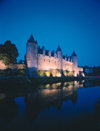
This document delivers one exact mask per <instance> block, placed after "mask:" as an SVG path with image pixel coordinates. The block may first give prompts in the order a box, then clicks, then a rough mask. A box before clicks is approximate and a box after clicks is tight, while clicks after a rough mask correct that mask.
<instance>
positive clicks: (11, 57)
mask: <svg viewBox="0 0 100 131" xmlns="http://www.w3.org/2000/svg"><path fill="white" fill-rule="evenodd" d="M18 56H19V54H18V50H17V48H16V46H15V45H14V44H12V43H11V41H6V42H5V43H4V45H1V44H0V60H3V62H4V64H6V65H9V64H14V63H16V58H17V57H18Z"/></svg>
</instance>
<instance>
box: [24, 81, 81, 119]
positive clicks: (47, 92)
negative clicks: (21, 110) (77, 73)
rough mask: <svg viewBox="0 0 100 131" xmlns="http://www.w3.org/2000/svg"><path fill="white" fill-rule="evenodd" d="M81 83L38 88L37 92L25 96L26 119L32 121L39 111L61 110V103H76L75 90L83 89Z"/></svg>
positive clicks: (66, 83)
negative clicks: (69, 101)
mask: <svg viewBox="0 0 100 131" xmlns="http://www.w3.org/2000/svg"><path fill="white" fill-rule="evenodd" d="M82 83H83V82H76V81H75V82H65V83H56V84H52V85H50V84H48V85H44V86H43V85H42V86H40V89H39V90H36V91H30V92H29V93H28V94H27V95H26V96H25V102H26V111H27V117H28V119H29V120H30V121H34V120H35V119H36V118H37V116H38V114H39V112H40V111H45V110H46V109H50V108H51V107H56V109H57V111H60V110H61V107H62V103H63V102H64V101H66V102H67V100H71V101H72V103H73V104H75V103H76V102H77V97H78V96H77V89H78V88H81V87H83V84H82Z"/></svg>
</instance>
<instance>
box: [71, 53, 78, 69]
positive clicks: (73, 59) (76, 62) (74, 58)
mask: <svg viewBox="0 0 100 131" xmlns="http://www.w3.org/2000/svg"><path fill="white" fill-rule="evenodd" d="M71 58H72V62H73V65H74V67H77V66H78V61H77V55H76V53H75V51H73V53H72V56H71Z"/></svg>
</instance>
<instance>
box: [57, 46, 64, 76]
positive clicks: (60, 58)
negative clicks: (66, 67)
mask: <svg viewBox="0 0 100 131" xmlns="http://www.w3.org/2000/svg"><path fill="white" fill-rule="evenodd" d="M56 52H57V57H58V59H59V69H60V70H61V75H63V64H62V50H61V48H60V46H59V45H58V48H57V51H56Z"/></svg>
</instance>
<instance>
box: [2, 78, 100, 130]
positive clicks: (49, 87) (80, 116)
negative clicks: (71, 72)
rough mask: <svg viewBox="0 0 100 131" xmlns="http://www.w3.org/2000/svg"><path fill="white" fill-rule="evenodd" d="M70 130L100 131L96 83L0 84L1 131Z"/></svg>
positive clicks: (99, 85)
mask: <svg viewBox="0 0 100 131" xmlns="http://www.w3.org/2000/svg"><path fill="white" fill-rule="evenodd" d="M12 83H13V84H14V82H13V81H12ZM16 83H17V82H16ZM20 83H21V81H20ZM5 85H6V84H5ZM21 85H22V84H21ZM6 86H8V87H9V88H10V84H9V85H6ZM16 86H18V85H17V84H15V87H16ZM5 88H6V89H8V88H7V87H5ZM11 89H12V91H11ZM69 130H73V131H74V130H75V131H76V130H79V131H81V130H86V131H87V130H93V131H95V130H98V131H99V130H100V82H99V81H71V82H62V83H53V84H46V85H38V86H35V85H34V87H32V85H31V86H30V85H27V88H26V86H24V83H23V86H21V87H20V89H19V87H18V90H17V89H16V88H14V85H13V87H11V88H10V91H6V90H4V89H3V88H2V85H0V131H69Z"/></svg>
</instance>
